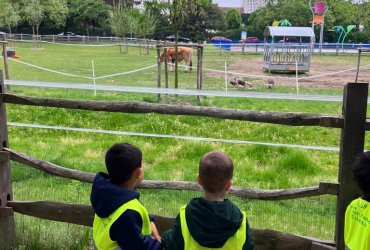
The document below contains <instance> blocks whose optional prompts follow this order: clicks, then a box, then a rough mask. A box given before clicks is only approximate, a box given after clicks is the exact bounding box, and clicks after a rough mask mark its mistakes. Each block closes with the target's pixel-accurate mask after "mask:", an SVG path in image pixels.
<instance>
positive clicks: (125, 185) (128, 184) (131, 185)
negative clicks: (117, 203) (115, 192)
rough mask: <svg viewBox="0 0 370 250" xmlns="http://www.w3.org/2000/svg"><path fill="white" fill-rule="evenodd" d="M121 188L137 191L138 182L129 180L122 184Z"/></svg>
mask: <svg viewBox="0 0 370 250" xmlns="http://www.w3.org/2000/svg"><path fill="white" fill-rule="evenodd" d="M120 187H122V188H124V189H128V190H135V187H136V181H132V180H128V181H126V182H123V183H121V184H120Z"/></svg>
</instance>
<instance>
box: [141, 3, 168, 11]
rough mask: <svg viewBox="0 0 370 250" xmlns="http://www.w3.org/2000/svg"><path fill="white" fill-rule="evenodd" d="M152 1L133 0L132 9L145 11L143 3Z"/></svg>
mask: <svg viewBox="0 0 370 250" xmlns="http://www.w3.org/2000/svg"><path fill="white" fill-rule="evenodd" d="M152 1H153V0H134V8H136V9H139V10H141V11H144V10H145V6H144V3H145V2H152ZM157 1H158V2H168V0H157Z"/></svg>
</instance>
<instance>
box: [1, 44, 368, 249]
mask: <svg viewBox="0 0 370 250" xmlns="http://www.w3.org/2000/svg"><path fill="white" fill-rule="evenodd" d="M31 48H32V46H31V45H27V44H17V47H16V51H17V54H18V55H20V56H22V58H21V59H20V60H22V61H24V62H28V63H31V64H35V65H37V66H40V67H45V68H49V69H52V70H57V71H62V72H66V73H70V74H77V75H83V76H91V75H92V70H91V61H92V60H94V63H95V66H96V75H97V76H101V75H107V74H113V73H118V72H124V71H130V70H135V69H138V68H142V67H146V66H150V65H154V64H155V63H156V59H155V57H154V55H155V52H154V51H151V54H150V55H145V56H144V55H140V54H139V51H138V50H137V49H133V48H130V49H129V53H128V54H120V53H119V48H118V47H73V46H61V45H43V48H44V49H43V50H40V51H36V50H31ZM205 56H206V57H205V62H206V65H207V67H209V68H215V69H216V68H217V69H222V64H223V62H224V61H225V60H228V61H229V62H230V63H232V61H233V60H249V59H250V58H256V57H260V56H261V55H260V54H255V53H254V54H246V55H229V54H223V55H222V56H219V55H218V51H217V50H215V51H212V49H211V48H209V51H208V50H206V51H205ZM313 60H321V61H325V60H326V61H327V62H328V63H331V64H333V63H338V64H339V65H343V64H345V65H346V63H348V66H349V67H352V66H351V65H352V64H351V63H352V62H353V61H354V57H353V56H338V57H329V56H328V55H321V56H317V57H315V56H314V58H313ZM368 60H369V59H368V58H367V57H365V59H364V60H363V63H367V61H368ZM0 67H1V68H2V65H0ZM10 76H11V79H17V80H39V81H52V82H82V83H91V82H88V81H86V80H84V79H80V78H68V77H65V76H60V75H55V74H53V73H50V72H44V71H41V70H38V69H32V68H30V67H27V66H24V65H21V64H19V63H15V62H10ZM171 77H172V76H171ZM195 79H196V78H195V73H184V72H181V73H180V86H181V87H186V88H191V87H193V86H195ZM97 83H99V84H120V85H135V86H156V68H153V69H150V70H147V71H142V72H139V73H135V74H132V75H124V76H121V77H116V78H112V79H106V80H104V81H99V82H97ZM223 84H224V83H223V79H220V78H219V77H206V79H205V86H206V88H209V89H211V88H215V89H222V87H223ZM11 90H12V91H13V92H14V93H17V94H24V95H30V96H47V97H56V98H71V99H89V100H110V101H140V102H142V101H146V102H157V98H156V95H150V94H133V93H113V92H98V93H97V96H94V93H93V92H92V91H82V90H81V91H78V90H56V89H40V88H30V87H12V88H11ZM273 91H277V92H284V91H291V90H290V89H287V88H286V89H284V88H282V89H273ZM307 92H310V90H309V89H307ZM322 93H331V94H340V93H339V91H338V90H331V89H323V90H322ZM162 102H163V103H172V104H186V105H198V103H197V102H196V98H195V97H178V98H175V97H171V96H169V97H165V98H163V101H162ZM199 104H200V105H203V106H211V107H225V108H237V109H244V110H266V111H289V112H308V113H325V114H333V115H338V114H340V113H341V103H330V102H304V101H277V100H263V99H243V98H237V99H232V98H212V97H207V98H202V99H201V102H200V103H199ZM7 108H8V110H7V112H8V114H7V115H8V121H9V122H18V123H27V124H40V125H54V126H65V127H76V128H92V129H103V130H117V131H128V132H140V133H153V134H166V135H188V136H194V137H207V138H219V139H230V140H247V141H257V142H272V143H285V144H301V145H316V146H328V147H338V145H339V138H340V130H338V129H328V128H319V127H288V126H278V125H269V124H262V123H251V122H240V121H230V120H220V119H211V118H202V117H191V116H169V115H167V116H166V115H157V114H118V113H107V112H90V111H78V110H67V109H57V108H39V107H28V106H17V105H7ZM123 141H124V142H129V143H132V144H135V145H137V146H138V147H139V148H141V149H142V151H143V154H144V168H145V179H148V180H174V181H175V180H176V181H194V180H195V175H196V173H197V165H198V161H199V159H200V158H201V156H202V155H203V154H205V153H207V152H209V151H211V150H222V151H224V152H226V153H227V154H229V155H230V157H231V158H232V159H233V160H234V163H235V166H236V169H235V175H234V185H235V186H241V187H248V188H262V189H283V188H296V187H307V186H315V185H318V184H319V182H320V181H326V182H336V181H337V174H338V162H339V159H338V153H337V152H331V151H318V150H303V149H294V148H287V147H269V146H256V145H241V144H229V143H210V142H195V141H188V140H181V139H169V138H152V137H151V138H148V137H139V136H122V135H108V134H99V133H83V132H71V131H57V130H46V129H33V128H20V127H14V126H9V143H10V148H12V149H15V150H18V151H21V152H24V153H26V154H29V155H31V156H34V157H37V158H40V159H44V160H47V161H50V162H52V163H54V164H57V165H60V166H63V167H68V168H72V169H78V170H82V171H87V172H92V173H95V172H98V171H104V170H105V168H104V162H103V158H104V153H105V151H106V150H107V149H108V148H109V147H110V146H111V145H112V144H114V143H116V142H123ZM369 142H370V141H369V140H368V139H367V140H366V146H365V147H366V148H369V145H370V144H369ZM12 177H13V192H14V199H15V200H22V201H23V200H53V201H61V202H69V203H82V204H89V194H90V185H89V184H84V183H80V182H77V181H70V180H64V179H60V178H56V177H50V176H48V175H46V174H42V173H40V172H38V171H37V170H33V169H30V168H28V167H25V166H21V165H20V164H16V163H12ZM141 193H142V196H141V197H142V198H141V199H142V201H143V203H144V205H145V206H146V207H148V210H149V212H151V213H156V214H160V215H166V216H175V215H176V213H177V211H178V208H179V207H180V206H181V205H183V204H184V203H186V201H188V200H189V199H190V198H191V197H194V196H198V195H200V194H199V193H194V192H187V191H151V190H141ZM230 199H232V200H234V201H235V202H236V203H237V204H238V205H239V206H240V207H241V208H242V209H244V210H245V211H246V212H247V215H248V218H249V220H250V224H251V226H252V227H254V228H269V229H275V230H281V231H286V232H291V233H295V234H300V235H306V236H311V237H316V238H324V239H333V235H334V217H335V203H336V199H335V197H331V196H330V197H329V196H324V197H316V198H305V199H298V200H292V201H277V202H271V201H254V200H242V199H239V198H233V197H230ZM297 222H298V223H297ZM16 225H17V247H18V249H83V248H89V247H91V246H92V239H91V238H92V234H91V229H89V228H85V227H80V226H75V225H68V224H64V223H57V222H50V221H44V220H39V219H35V218H30V217H27V216H22V215H19V214H17V215H16Z"/></svg>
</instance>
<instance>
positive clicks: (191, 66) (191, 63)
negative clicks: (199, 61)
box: [189, 59, 193, 71]
mask: <svg viewBox="0 0 370 250" xmlns="http://www.w3.org/2000/svg"><path fill="white" fill-rule="evenodd" d="M189 66H190V69H189V70H190V71H191V70H192V68H193V60H191V59H190V64H189Z"/></svg>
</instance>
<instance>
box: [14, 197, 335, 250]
mask: <svg viewBox="0 0 370 250" xmlns="http://www.w3.org/2000/svg"><path fill="white" fill-rule="evenodd" d="M7 206H8V207H11V208H13V210H14V211H15V212H17V213H20V214H25V215H29V216H33V217H37V218H41V219H47V220H53V221H60V222H67V223H73V224H77V225H83V226H89V227H91V226H92V224H93V219H94V210H93V209H92V207H91V206H87V205H77V204H66V203H59V202H52V201H32V202H24V201H23V202H19V201H8V202H7ZM155 222H156V225H157V228H158V231H159V233H160V234H163V232H164V231H166V230H168V229H170V228H171V227H172V225H173V222H174V218H170V217H164V216H158V215H155ZM252 232H253V236H254V239H255V244H256V247H257V249H281V250H283V249H284V250H289V249H291V250H295V249H301V250H302V249H307V250H311V249H317V250H319V249H322V250H324V249H332V250H333V249H335V248H334V247H333V246H334V245H335V243H334V241H327V240H319V239H314V238H305V237H300V236H297V235H293V234H288V233H283V232H278V231H273V230H262V229H252Z"/></svg>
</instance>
